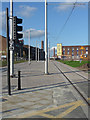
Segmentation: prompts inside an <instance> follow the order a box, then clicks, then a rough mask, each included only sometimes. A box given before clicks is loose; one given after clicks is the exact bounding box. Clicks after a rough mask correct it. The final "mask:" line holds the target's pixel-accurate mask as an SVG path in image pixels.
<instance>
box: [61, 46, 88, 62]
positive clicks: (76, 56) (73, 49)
mask: <svg viewBox="0 0 90 120" xmlns="http://www.w3.org/2000/svg"><path fill="white" fill-rule="evenodd" d="M62 59H64V60H80V59H83V60H88V59H89V60H90V46H89V45H83V46H62Z"/></svg>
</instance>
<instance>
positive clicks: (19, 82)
mask: <svg viewBox="0 0 90 120" xmlns="http://www.w3.org/2000/svg"><path fill="white" fill-rule="evenodd" d="M20 72H21V71H18V90H21V79H20V77H21V76H20Z"/></svg>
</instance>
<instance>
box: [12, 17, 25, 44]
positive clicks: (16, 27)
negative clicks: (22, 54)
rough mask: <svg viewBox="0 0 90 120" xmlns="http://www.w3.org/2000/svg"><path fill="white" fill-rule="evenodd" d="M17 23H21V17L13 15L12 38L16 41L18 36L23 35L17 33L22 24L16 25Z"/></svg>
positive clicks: (21, 28)
mask: <svg viewBox="0 0 90 120" xmlns="http://www.w3.org/2000/svg"><path fill="white" fill-rule="evenodd" d="M18 24H22V19H20V18H17V16H14V17H13V40H14V41H16V42H17V41H18V40H19V39H20V38H22V37H23V34H22V33H19V32H20V31H22V30H23V27H22V26H18Z"/></svg>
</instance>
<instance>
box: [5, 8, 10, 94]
mask: <svg viewBox="0 0 90 120" xmlns="http://www.w3.org/2000/svg"><path fill="white" fill-rule="evenodd" d="M6 31H7V83H8V94H9V95H11V85H10V50H9V47H10V43H9V16H8V8H6Z"/></svg>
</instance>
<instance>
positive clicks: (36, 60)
mask: <svg viewBox="0 0 90 120" xmlns="http://www.w3.org/2000/svg"><path fill="white" fill-rule="evenodd" d="M36 62H37V40H36Z"/></svg>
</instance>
